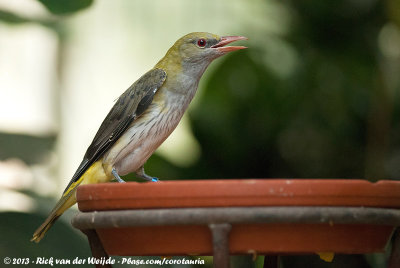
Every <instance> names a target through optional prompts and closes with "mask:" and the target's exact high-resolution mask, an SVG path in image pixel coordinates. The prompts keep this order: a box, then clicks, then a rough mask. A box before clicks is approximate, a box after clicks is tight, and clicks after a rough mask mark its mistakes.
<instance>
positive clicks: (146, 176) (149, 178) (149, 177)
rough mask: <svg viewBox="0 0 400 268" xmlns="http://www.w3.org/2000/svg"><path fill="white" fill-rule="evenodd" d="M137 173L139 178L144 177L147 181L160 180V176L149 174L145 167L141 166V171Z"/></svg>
mask: <svg viewBox="0 0 400 268" xmlns="http://www.w3.org/2000/svg"><path fill="white" fill-rule="evenodd" d="M136 175H137V176H138V177H139V178H142V179H144V180H146V181H152V182H157V181H159V180H158V178H156V177H152V176H149V175H147V174H146V173H145V172H144V167H141V168H140V169H139V171H137V172H136Z"/></svg>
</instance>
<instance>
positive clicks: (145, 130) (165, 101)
mask: <svg viewBox="0 0 400 268" xmlns="http://www.w3.org/2000/svg"><path fill="white" fill-rule="evenodd" d="M159 93H161V94H160V95H159V96H157V98H154V100H153V102H152V103H151V104H150V106H149V107H148V108H147V110H146V111H145V112H144V113H143V114H142V115H141V116H140V117H138V118H137V119H136V120H135V121H134V122H133V123H132V124H131V125H130V126H129V127H128V129H127V130H126V131H125V133H124V134H123V135H122V136H121V137H120V138H119V139H118V141H117V142H116V143H115V144H114V145H113V146H112V148H111V149H110V151H109V152H108V153H107V154H106V155H105V156H104V161H103V162H105V163H106V164H108V166H110V167H111V166H113V167H115V168H116V169H117V171H118V173H119V174H120V175H125V174H128V173H130V172H134V171H136V170H137V169H139V168H140V167H141V166H142V165H144V163H145V162H146V161H147V159H148V158H149V157H150V156H151V155H152V154H153V152H154V151H155V150H156V149H157V148H158V147H159V146H160V145H161V144H162V142H164V140H165V139H166V138H167V137H168V136H169V135H170V134H171V133H172V131H173V130H174V129H175V128H176V126H177V125H178V124H179V121H180V120H181V118H182V116H183V114H184V112H185V110H186V108H187V106H188V104H189V103H190V100H191V98H192V97H193V96H190V95H185V94H177V93H175V92H173V91H169V90H165V89H164V90H163V91H162V92H159Z"/></svg>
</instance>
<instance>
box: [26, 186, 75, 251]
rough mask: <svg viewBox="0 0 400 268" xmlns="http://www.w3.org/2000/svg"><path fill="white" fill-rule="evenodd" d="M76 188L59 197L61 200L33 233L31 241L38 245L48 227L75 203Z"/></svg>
mask: <svg viewBox="0 0 400 268" xmlns="http://www.w3.org/2000/svg"><path fill="white" fill-rule="evenodd" d="M76 186H78V185H73V189H69V191H68V192H66V194H64V195H63V196H62V197H61V199H60V200H59V201H58V202H57V204H56V206H55V207H54V208H53V210H52V211H51V212H50V215H49V216H48V217H47V219H46V220H45V221H44V222H43V223H42V225H40V226H39V228H37V229H36V231H35V232H34V233H33V237H32V239H31V241H35V242H36V243H39V241H40V240H41V239H42V238H43V236H44V235H45V234H46V232H47V231H48V230H49V229H50V227H51V226H53V224H54V222H55V221H56V220H57V219H58V217H60V216H61V214H63V213H64V211H65V210H67V209H68V208H70V207H71V206H72V205H74V204H75V203H76V197H75V192H76V188H77V187H76Z"/></svg>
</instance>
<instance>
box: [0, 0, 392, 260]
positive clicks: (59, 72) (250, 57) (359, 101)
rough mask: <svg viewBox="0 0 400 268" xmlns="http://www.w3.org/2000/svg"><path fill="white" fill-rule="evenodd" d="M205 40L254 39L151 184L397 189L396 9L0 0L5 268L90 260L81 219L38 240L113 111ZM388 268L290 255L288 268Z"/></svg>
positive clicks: (195, 110) (0, 224) (230, 63)
mask: <svg viewBox="0 0 400 268" xmlns="http://www.w3.org/2000/svg"><path fill="white" fill-rule="evenodd" d="M193 31H208V32H213V33H216V34H220V35H244V36H247V37H248V38H249V41H247V42H246V44H245V45H246V46H248V47H249V49H247V50H245V51H240V52H237V53H231V54H230V55H228V56H225V57H223V58H221V59H219V60H217V61H216V62H214V63H213V64H212V65H211V66H210V68H209V69H208V70H207V71H206V73H205V75H204V77H203V79H202V81H201V83H200V86H199V91H198V94H197V96H196V97H195V99H194V101H193V103H192V104H191V106H190V109H189V111H188V113H187V115H186V116H185V117H184V119H183V122H182V123H181V124H180V126H179V127H178V129H177V130H176V131H175V132H174V134H173V135H172V136H171V138H169V139H168V140H167V141H166V143H165V144H164V145H163V146H162V147H161V148H160V150H158V151H157V153H156V154H155V155H154V156H153V157H152V158H151V159H150V160H149V161H148V163H147V165H146V171H147V173H148V174H150V175H153V176H156V177H159V178H160V179H168V180H175V179H212V178H363V179H368V180H371V181H376V180H379V179H398V178H400V164H399V163H400V96H399V92H400V2H399V1H398V0H386V1H378V0H363V1H360V0H339V1H318V0H309V1H285V2H282V1H269V0H252V1H248V0H247V1H245V0H234V1H228V0H218V1H212V0H204V1H185V0H172V1H161V0H154V1H145V0H135V1H130V0H117V1H106V0H96V1H92V0H85V1H83V0H60V1H52V0H17V1H7V0H1V1H0V219H1V221H0V235H1V237H2V239H1V241H0V252H1V255H0V267H3V265H4V264H3V261H2V260H3V258H4V257H5V256H9V257H31V258H36V257H38V256H41V257H44V256H53V257H57V258H69V259H73V258H75V257H77V256H79V257H86V256H90V250H89V246H88V244H87V242H86V240H85V238H84V237H83V235H81V234H80V233H79V232H78V231H76V230H73V229H72V227H70V224H69V221H70V219H71V217H72V216H73V214H74V213H75V212H74V211H73V210H71V211H69V212H68V213H66V215H64V216H63V217H62V218H61V220H59V222H58V223H57V224H56V225H55V226H54V228H53V229H52V230H51V231H50V232H49V234H48V235H47V237H46V238H45V239H44V240H43V241H42V242H41V243H40V244H38V245H36V244H32V243H31V242H29V239H30V237H31V234H32V233H33V231H34V230H35V229H36V227H37V226H38V225H39V224H40V222H41V221H42V220H43V219H44V218H45V216H46V215H47V213H48V212H49V211H50V209H51V207H52V206H53V205H54V203H55V202H56V199H58V197H59V195H60V193H61V192H62V190H63V188H64V187H65V185H66V184H67V182H68V181H69V178H70V177H71V176H72V174H73V172H74V169H75V168H76V167H77V166H78V164H79V162H80V160H81V158H82V156H83V154H84V152H85V150H86V148H87V146H88V144H89V143H90V141H91V139H92V138H93V136H94V134H95V132H96V130H97V128H98V126H99V125H100V123H101V121H102V119H103V118H104V117H105V115H106V114H107V112H108V110H109V109H110V108H111V106H112V104H113V101H114V100H115V99H116V98H117V97H118V96H119V95H120V94H121V93H122V92H123V91H124V90H125V89H126V88H127V87H128V86H129V85H130V84H131V83H132V82H134V81H135V80H136V79H137V78H138V77H140V75H141V74H143V73H144V72H145V71H147V70H148V69H150V68H152V66H153V65H155V63H156V62H157V61H158V60H159V59H160V58H161V57H162V56H163V55H164V53H165V52H166V51H167V49H168V48H169V47H170V46H171V45H172V44H173V42H174V41H175V40H177V39H178V38H180V37H181V36H183V35H184V34H186V33H189V32H193ZM127 179H133V177H131V176H128V177H127ZM385 261H386V255H385V254H373V255H368V256H363V255H339V256H337V257H336V258H335V259H334V261H333V262H332V263H325V262H323V261H321V260H320V259H319V258H318V257H317V256H316V255H315V256H293V257H284V258H283V261H282V267H284V268H290V267H373V268H380V267H385ZM233 262H234V263H235V267H260V265H261V263H262V258H258V260H257V262H253V261H252V260H251V258H249V257H248V258H243V257H234V258H233ZM207 263H210V261H209V258H208V259H207ZM81 267H85V266H81ZM179 267H182V266H179Z"/></svg>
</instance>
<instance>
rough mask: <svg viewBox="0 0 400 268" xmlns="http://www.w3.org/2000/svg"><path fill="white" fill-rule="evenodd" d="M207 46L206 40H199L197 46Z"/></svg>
mask: <svg viewBox="0 0 400 268" xmlns="http://www.w3.org/2000/svg"><path fill="white" fill-rule="evenodd" d="M206 44H207V41H206V39H203V38H202V39H199V40H197V45H198V46H199V47H205V46H206Z"/></svg>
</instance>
